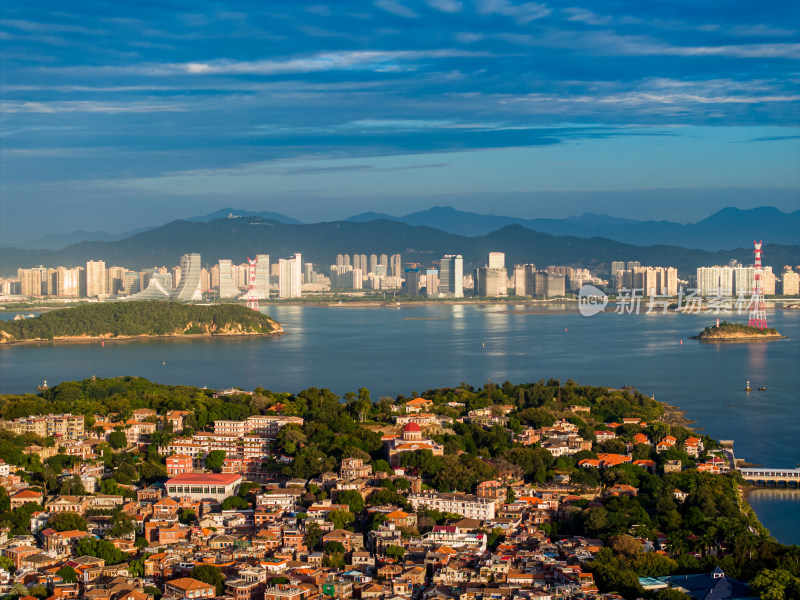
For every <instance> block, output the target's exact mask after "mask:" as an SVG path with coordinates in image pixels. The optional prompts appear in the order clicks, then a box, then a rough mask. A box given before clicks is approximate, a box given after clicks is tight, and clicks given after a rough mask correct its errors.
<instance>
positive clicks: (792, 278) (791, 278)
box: [781, 267, 800, 296]
mask: <svg viewBox="0 0 800 600" xmlns="http://www.w3.org/2000/svg"><path fill="white" fill-rule="evenodd" d="M781 294H783V295H784V296H797V295H798V294H800V273H795V272H794V271H792V268H791V267H784V268H783V274H782V275H781Z"/></svg>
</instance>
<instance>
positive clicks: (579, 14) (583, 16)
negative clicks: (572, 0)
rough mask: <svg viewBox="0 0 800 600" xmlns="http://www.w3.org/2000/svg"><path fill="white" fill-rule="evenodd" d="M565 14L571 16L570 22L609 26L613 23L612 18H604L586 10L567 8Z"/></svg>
mask: <svg viewBox="0 0 800 600" xmlns="http://www.w3.org/2000/svg"><path fill="white" fill-rule="evenodd" d="M564 12H565V13H567V14H568V15H569V17H567V20H568V21H580V22H581V23H586V24H587V25H607V24H608V23H610V22H611V17H603V16H600V15H597V14H595V13H593V12H592V11H590V10H587V9H585V8H565V9H564Z"/></svg>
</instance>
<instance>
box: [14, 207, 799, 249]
mask: <svg viewBox="0 0 800 600" xmlns="http://www.w3.org/2000/svg"><path fill="white" fill-rule="evenodd" d="M231 215H233V216H236V217H259V218H262V219H266V220H270V221H277V222H279V223H284V224H288V225H301V224H302V222H301V221H298V220H297V219H294V218H292V217H287V216H286V215H282V214H280V213H276V212H271V211H249V210H239V209H233V208H222V209H220V210H217V211H214V212H212V213H209V214H207V215H202V216H196V217H189V218H187V219H184V220H185V221H189V222H198V223H208V222H211V221H215V220H217V219H224V218H227V217H229V216H231ZM344 220H345V221H346V222H352V223H368V222H370V221H377V220H389V221H397V222H400V223H406V224H407V225H414V226H425V227H431V228H433V229H438V230H440V231H444V232H447V233H453V234H456V235H462V236H466V237H476V236H482V235H487V234H489V233H491V232H493V231H497V230H498V229H501V228H503V227H506V226H508V225H522V226H524V227H527V228H528V229H533V230H534V231H540V232H542V233H549V234H551V235H568V236H574V237H580V238H592V237H602V238H606V239H609V240H616V241H618V242H622V243H625V244H632V245H634V246H647V245H652V244H665V245H670V246H680V247H683V248H697V249H701V250H719V249H726V248H732V247H736V246H740V245H746V244H748V243H750V241H751V240H753V239H757V240H762V239H763V240H765V241H767V242H768V243H774V244H797V243H800V234H798V232H799V231H800V210H798V211H795V212H792V213H784V212H781V211H780V210H778V209H777V208H773V207H771V206H764V207H760V208H754V209H750V210H741V209H737V208H725V209H723V210H721V211H719V212H717V213H714V214H713V215H711V216H709V217H707V218H705V219H703V220H701V221H698V222H697V223H688V224H685V225H684V224H681V223H675V222H672V221H635V220H632V219H623V218H619V217H611V216H608V215H599V214H593V213H586V214H583V215H580V216H574V217H568V218H566V219H523V218H518V217H506V216H498V215H482V214H477V213H472V212H465V211H460V210H457V209H455V208H452V207H450V206H437V207H433V208H429V209H427V210H423V211H419V212H415V213H411V214H408V215H406V216H404V217H395V216H392V215H387V214H383V213H376V212H365V213H361V214H359V215H354V216H352V217H348V218H347V219H344ZM157 227H158V226H157V225H154V226H153V227H148V228H144V229H139V230H136V231H129V232H125V233H119V234H111V233H108V232H105V231H95V232H87V231H76V232H72V233H67V234H51V235H47V236H43V237H41V238H38V239H35V240H30V241H26V242H24V243H18V244H12V245H14V246H15V247H18V248H22V249H28V250H34V249H42V250H58V249H60V248H66V247H67V246H70V245H72V244H76V243H79V242H86V241H98V242H110V241H118V240H123V239H126V238H128V237H131V236H133V235H135V234H138V233H143V232H145V231H151V230H153V229H156V228H157Z"/></svg>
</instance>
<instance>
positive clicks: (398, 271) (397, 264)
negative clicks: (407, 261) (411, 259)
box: [389, 254, 403, 277]
mask: <svg viewBox="0 0 800 600" xmlns="http://www.w3.org/2000/svg"><path fill="white" fill-rule="evenodd" d="M389 275H391V276H392V277H402V275H403V260H402V258H401V257H400V255H399V254H392V256H391V257H390V258H389Z"/></svg>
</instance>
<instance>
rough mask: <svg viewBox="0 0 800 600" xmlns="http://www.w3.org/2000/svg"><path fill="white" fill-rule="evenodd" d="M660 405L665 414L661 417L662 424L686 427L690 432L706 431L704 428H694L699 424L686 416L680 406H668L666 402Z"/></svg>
mask: <svg viewBox="0 0 800 600" xmlns="http://www.w3.org/2000/svg"><path fill="white" fill-rule="evenodd" d="M657 402H658V401H657ZM659 404H661V406H663V407H664V414H663V415H661V418H660V419H659V421H660V422H662V423H666V424H667V425H673V426H676V427H685V428H686V429H689V430H690V431H703V430H705V428H704V427H694V425H696V424H697V421H693V420H692V419H690V418H688V417H687V416H686V411H685V410H683V409H682V408H680V407H679V406H674V405H673V404H667V403H666V402H659Z"/></svg>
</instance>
